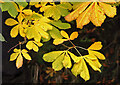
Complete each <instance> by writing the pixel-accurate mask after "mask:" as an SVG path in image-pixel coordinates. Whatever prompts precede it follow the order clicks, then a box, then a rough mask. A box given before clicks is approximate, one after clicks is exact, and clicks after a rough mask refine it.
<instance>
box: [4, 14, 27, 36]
mask: <svg viewBox="0 0 120 85" xmlns="http://www.w3.org/2000/svg"><path fill="white" fill-rule="evenodd" d="M17 18H18V21H16V20H14V19H12V18H8V19H7V20H6V21H5V24H6V25H8V26H14V25H15V26H14V27H13V28H12V29H11V31H10V35H11V37H12V38H15V37H16V36H17V35H18V33H19V34H20V35H21V36H22V37H25V32H24V25H23V23H22V20H23V19H24V18H23V17H21V15H20V14H19V15H18V17H17Z"/></svg>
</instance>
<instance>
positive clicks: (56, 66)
mask: <svg viewBox="0 0 120 85" xmlns="http://www.w3.org/2000/svg"><path fill="white" fill-rule="evenodd" d="M64 56H65V55H64V53H63V54H62V55H60V56H59V57H58V58H56V60H55V61H54V62H53V63H52V68H53V69H54V70H55V71H59V70H61V69H62V68H63V64H62V61H63V59H64Z"/></svg>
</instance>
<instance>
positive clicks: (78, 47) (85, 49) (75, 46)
mask: <svg viewBox="0 0 120 85" xmlns="http://www.w3.org/2000/svg"><path fill="white" fill-rule="evenodd" d="M75 47H77V48H81V49H83V50H87V49H86V48H83V47H80V46H75Z"/></svg>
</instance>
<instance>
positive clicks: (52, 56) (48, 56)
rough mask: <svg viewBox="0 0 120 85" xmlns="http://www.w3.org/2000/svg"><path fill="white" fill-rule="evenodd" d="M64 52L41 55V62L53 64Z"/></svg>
mask: <svg viewBox="0 0 120 85" xmlns="http://www.w3.org/2000/svg"><path fill="white" fill-rule="evenodd" d="M63 52H64V51H52V52H49V53H46V54H44V55H43V60H44V61H47V62H53V61H54V60H55V59H56V58H57V57H59V56H60V55H61V54H62V53H63Z"/></svg>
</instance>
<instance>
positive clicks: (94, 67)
mask: <svg viewBox="0 0 120 85" xmlns="http://www.w3.org/2000/svg"><path fill="white" fill-rule="evenodd" d="M88 56H89V55H88ZM85 60H86V61H87V62H88V64H89V65H90V66H91V67H92V68H93V70H95V71H99V72H101V70H100V69H99V68H100V67H98V66H96V64H97V63H95V62H94V61H97V60H94V61H92V60H90V59H89V58H85ZM98 63H99V62H98Z"/></svg>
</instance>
